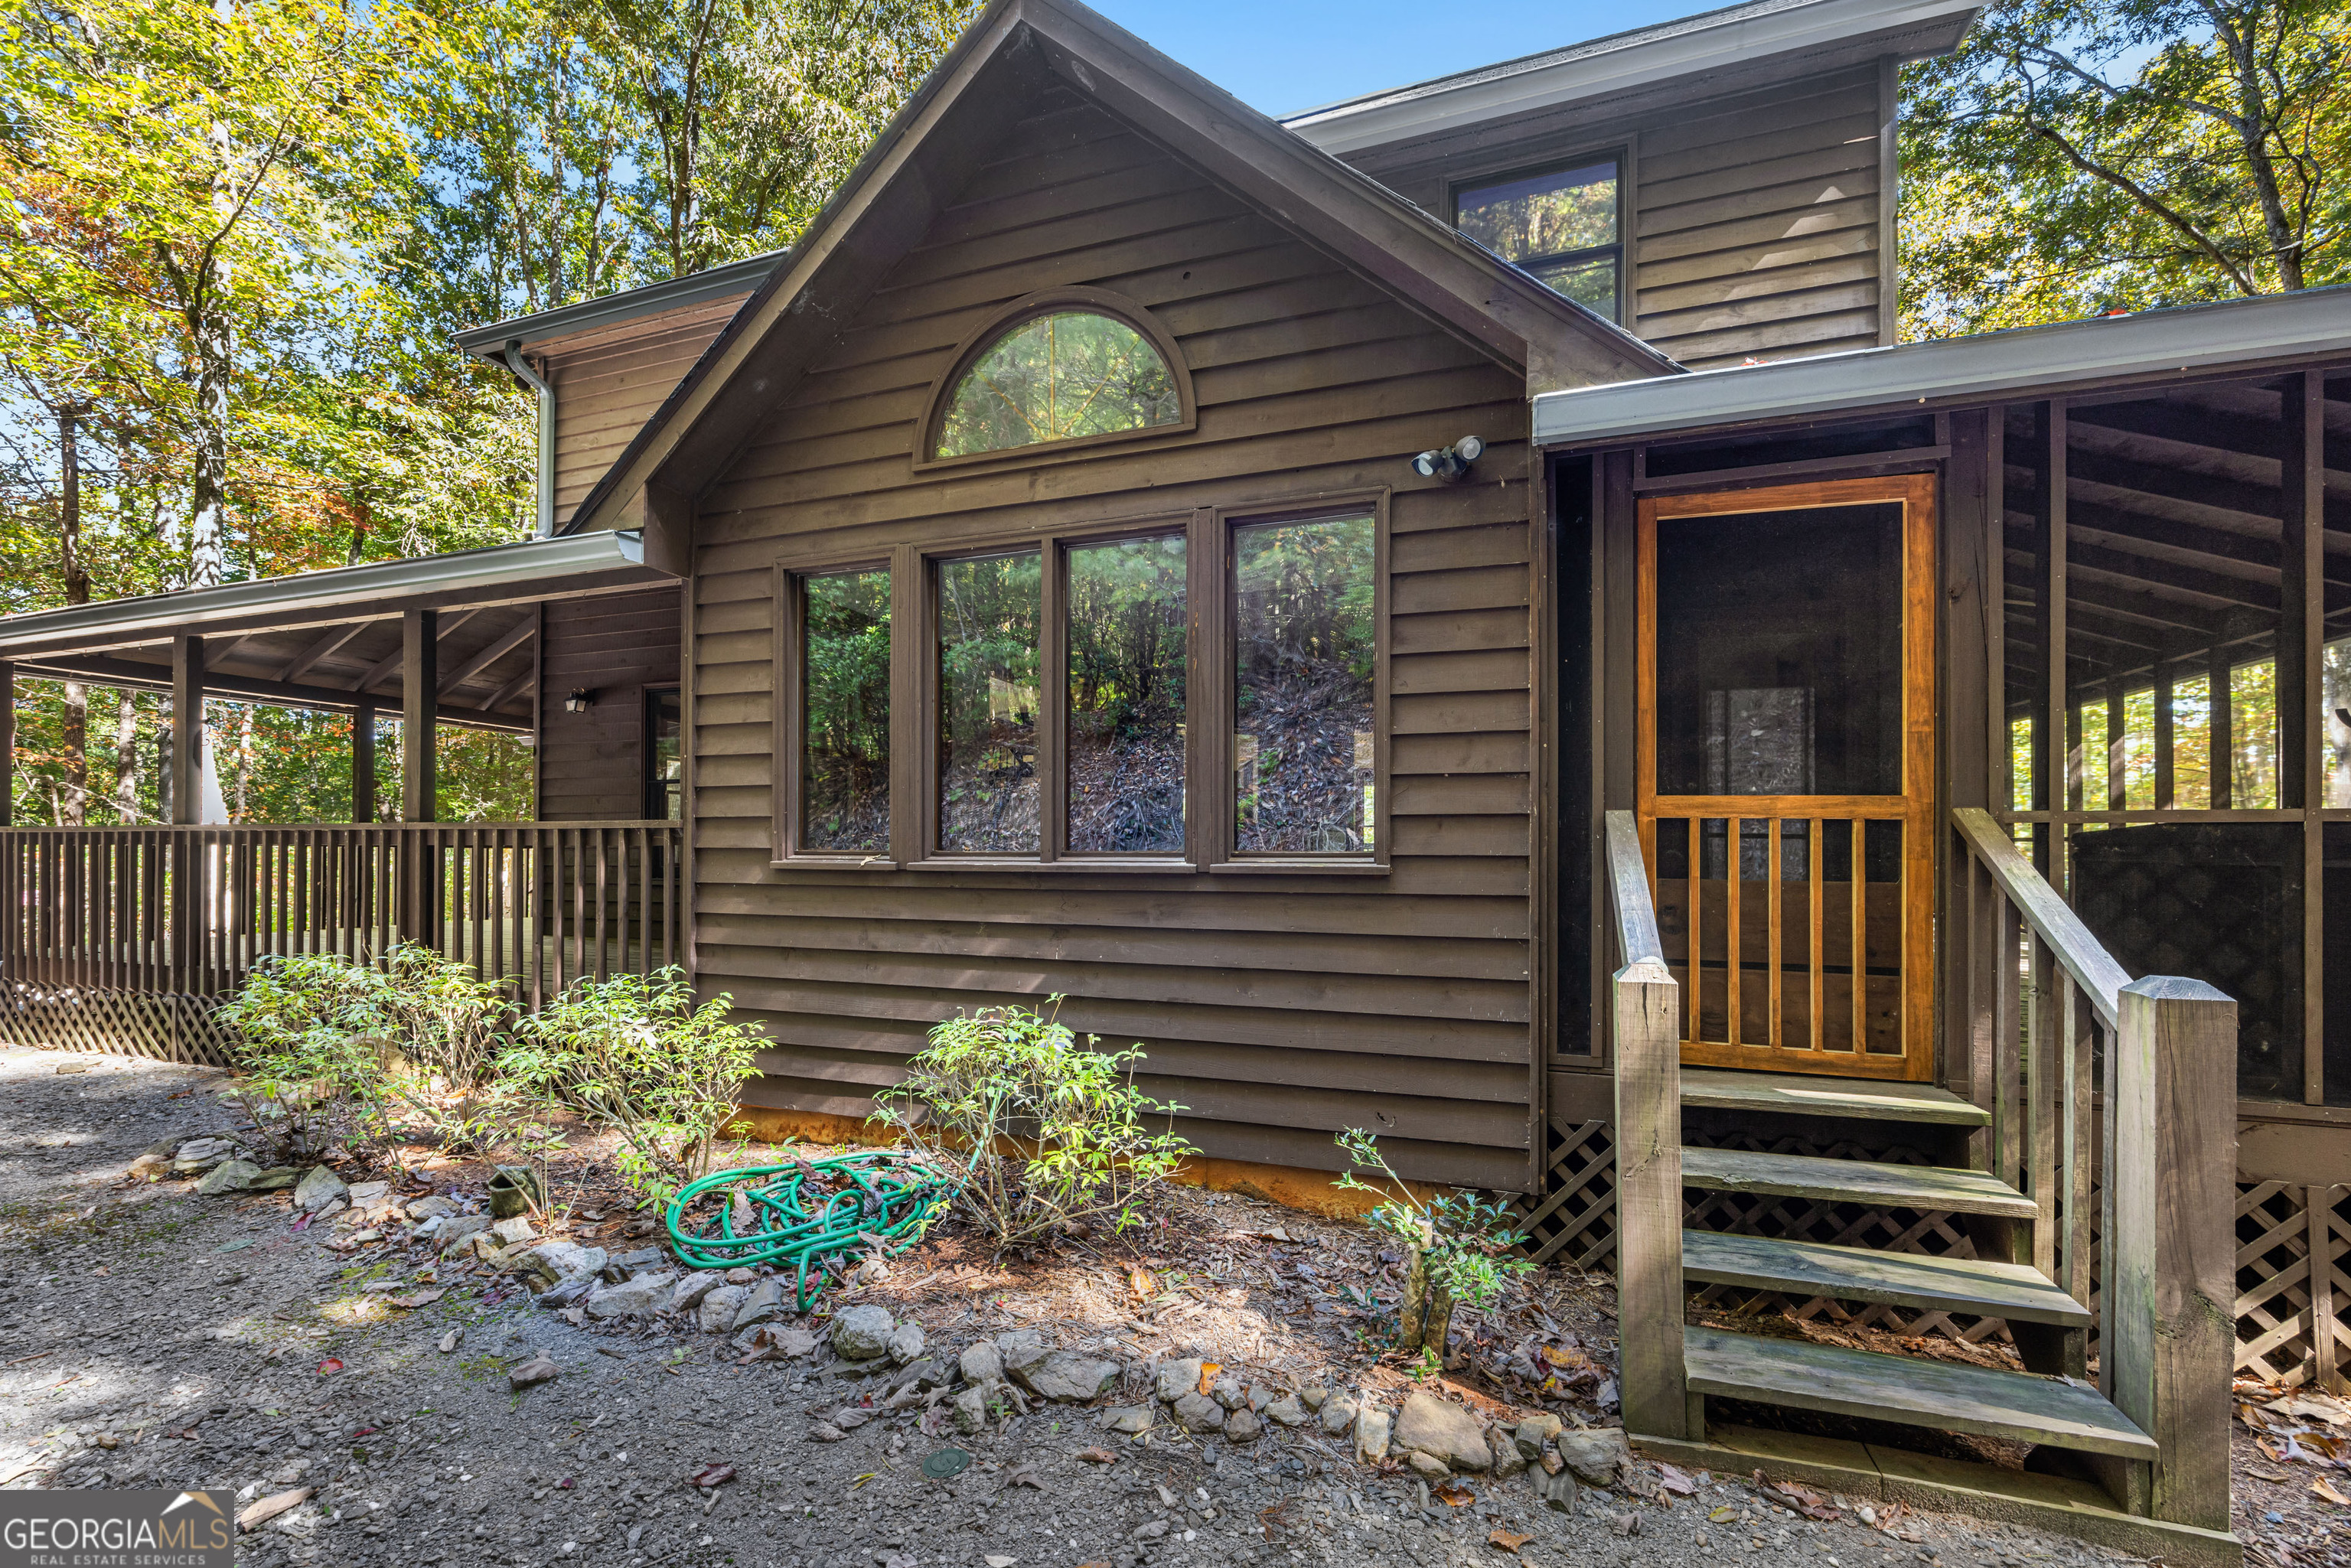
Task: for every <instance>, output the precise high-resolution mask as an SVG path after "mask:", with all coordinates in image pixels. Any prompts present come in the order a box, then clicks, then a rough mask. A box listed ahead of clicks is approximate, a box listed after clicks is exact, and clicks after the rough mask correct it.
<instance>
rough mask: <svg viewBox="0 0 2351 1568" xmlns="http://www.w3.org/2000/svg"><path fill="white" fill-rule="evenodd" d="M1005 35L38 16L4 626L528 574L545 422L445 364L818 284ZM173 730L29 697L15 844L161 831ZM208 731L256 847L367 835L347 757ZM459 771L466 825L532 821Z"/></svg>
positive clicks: (466, 16) (643, 8)
mask: <svg viewBox="0 0 2351 1568" xmlns="http://www.w3.org/2000/svg"><path fill="white" fill-rule="evenodd" d="M976 9H977V6H976V5H973V4H971V3H970V0H873V3H868V4H856V5H852V4H848V3H846V0H747V3H743V4H736V5H715V4H708V3H704V0H588V3H586V4H577V5H575V4H564V3H561V0H556V3H548V0H487V3H486V4H467V5H459V4H455V0H426V3H425V4H422V5H411V6H399V5H376V6H373V7H369V8H366V9H364V10H350V11H346V10H340V9H337V8H334V7H328V6H319V5H308V4H302V3H299V0H215V3H214V4H211V5H164V4H161V3H160V0H73V3H55V0H12V3H11V5H10V6H9V12H10V16H9V26H8V28H7V29H5V31H0V182H5V188H6V192H7V196H8V208H7V221H8V224H9V225H10V232H9V234H8V235H7V237H6V241H5V243H0V367H5V370H0V376H5V380H0V389H4V390H0V611H5V612H19V611H25V610H33V609H39V608H45V607H47V606H51V605H56V604H65V603H77V602H83V601H88V600H90V599H107V598H114V597H118V596H122V595H128V594H140V593H152V592H156V591H163V590H168V589H174V588H183V587H192V586H203V585H205V584H209V583H213V582H218V581H223V580H236V579H241V578H248V577H261V576H274V575H277V574H281V573H285V572H290V571H298V570H311V569H316V568H319V567H327V566H338V565H344V564H349V563H353V562H358V561H364V560H376V559H391V558H396V557H400V556H406V555H415V554H422V553H429V552H433V551H437V550H448V549H468V548H473V547H476V546H480V545H486V544H495V543H501V542H505V541H507V540H512V539H517V538H527V537H528V535H529V532H530V528H531V523H532V517H533V505H534V502H533V497H532V476H533V469H534V440H535V437H534V434H533V428H532V417H533V413H534V405H533V402H532V401H531V399H530V397H529V396H528V393H526V392H523V391H521V390H520V389H518V388H517V386H515V385H514V383H513V382H512V379H511V377H509V376H508V375H507V373H506V372H504V371H495V370H492V369H491V368H489V367H486V366H484V365H482V364H480V363H478V362H475V361H470V360H468V359H467V358H466V357H465V356H464V355H463V354H461V353H459V352H458V351H457V350H455V348H454V347H453V346H452V345H451V343H450V341H449V340H450V335H451V334H452V333H453V332H455V331H456V330H457V329H461V328H464V327H466V326H471V325H474V324H476V323H479V322H483V321H489V320H496V319H501V318H505V317H509V316H515V315H521V314H527V313H530V312H533V311H538V310H545V309H549V308H555V307H557V306H560V305H566V304H570V303H573V302H575V301H578V300H580V299H585V298H592V297H594V296H597V295H601V294H606V293H610V292H611V291H613V290H615V289H620V288H627V287H635V286H637V285H640V284H644V283H649V282H655V281H659V280H661V279H663V278H667V277H674V276H677V275H679V274H682V273H686V272H693V271H698V270H700V269H702V268H705V267H711V266H715V265H717V264H720V263H724V262H727V261H733V260H737V259H739V258H741V257H743V256H751V255H756V254H758V253H760V252H763V251H768V250H773V249H778V248H780V247H782V246H788V245H789V243H790V242H791V241H792V239H793V238H794V237H795V236H796V235H798V234H799V231H800V230H801V228H802V227H803V226H805V225H806V224H807V222H808V220H809V219H810V217H811V216H812V215H813V214H815V212H816V211H817V210H818V208H819V207H820V205H821V204H822V203H823V201H824V199H825V197H826V196H827V195H828V194H829V193H831V190H832V189H833V188H834V186H835V185H837V184H838V183H839V182H840V179H841V176H842V175H843V174H844V173H845V172H847V171H848V169H849V167H850V166H851V165H852V163H853V162H854V161H855V160H856V158H857V156H858V155H859V154H860V153H861V152H862V151H863V150H864V147H865V145H866V144H867V142H868V141H871V139H872V136H873V135H874V133H875V132H876V131H879V130H880V128H881V127H882V125H883V123H884V122H885V121H886V120H888V118H889V116H890V115H891V114H892V113H893V111H894V110H896V108H897V106H898V104H899V103H900V102H902V101H903V100H904V98H905V96H906V94H907V93H909V92H910V91H912V90H913V89H914V86H915V85H916V84H917V83H919V82H920V80H921V79H922V78H923V76H924V75H925V73H926V72H927V71H928V70H929V69H930V68H931V66H932V65H933V64H934V63H935V61H936V60H937V59H938V57H940V56H941V55H942V54H944V52H945V51H946V47H947V46H948V45H949V44H950V43H952V42H953V40H954V38H955V37H956V34H957V33H958V32H959V31H960V30H961V28H962V26H964V24H965V23H966V22H967V20H968V18H969V16H971V15H972V14H973V13H974V12H975V11H976ZM161 704H162V699H161V698H160V697H158V696H155V695H149V694H129V693H117V692H114V691H110V690H104V689H91V688H84V687H78V686H73V685H62V684H58V683H52V682H46V681H27V682H25V683H24V684H23V688H22V693H21V695H20V698H19V715H18V747H19V749H18V754H17V763H18V766H17V771H16V791H17V800H16V810H17V820H18V821H65V822H75V821H153V820H155V814H156V810H157V798H156V787H155V786H156V780H155V767H154V756H155V741H156V732H157V725H158V720H159V717H160V716H161V714H162V707H161ZM209 717H210V728H211V731H212V735H211V739H212V749H213V752H214V756H215V757H216V758H218V759H219V762H220V767H221V772H222V789H223V792H224V795H225V798H226V799H227V800H228V802H229V805H230V809H231V812H232V814H233V815H234V816H235V818H236V819H237V820H239V821H306V820H321V819H323V820H332V819H334V818H335V817H336V816H337V815H338V814H339V812H340V811H341V810H344V809H346V808H347V804H348V802H339V801H338V800H335V799H333V798H332V797H333V796H334V794H335V792H336V791H338V790H340V789H344V788H347V786H346V785H345V784H344V783H343V782H342V780H343V779H344V777H345V775H346V773H347V769H346V768H344V767H343V766H342V761H341V759H342V758H344V757H346V756H347V755H348V748H349V745H350V722H349V720H348V719H346V718H343V717H340V716H331V715H323V714H307V713H293V712H287V711H283V710H273V709H266V708H253V707H249V706H246V705H238V704H229V703H214V704H213V705H210V707H209ZM385 738H386V741H387V743H389V744H392V745H393V746H395V747H396V745H397V731H396V727H392V729H391V731H390V733H388V734H387V735H386V737H385ZM441 744H442V760H441V768H440V771H441V779H442V786H441V788H442V802H441V815H442V816H443V817H444V818H447V819H455V820H464V819H466V818H474V819H482V818H501V819H512V818H528V817H529V816H531V815H532V814H533V802H532V800H531V779H532V768H531V767H530V763H529V756H528V751H526V750H523V749H521V748H520V747H519V746H518V743H517V741H516V740H514V739H513V738H511V737H499V736H493V735H488V734H485V733H481V732H466V731H444V733H443V736H442V742H441ZM387 806H389V802H387Z"/></svg>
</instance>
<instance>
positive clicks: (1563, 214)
mask: <svg viewBox="0 0 2351 1568" xmlns="http://www.w3.org/2000/svg"><path fill="white" fill-rule="evenodd" d="M1621 212H1622V207H1621V204H1620V203H1619V202H1618V201H1617V163H1616V160H1615V159H1614V158H1607V159H1601V160H1597V161H1593V162H1582V163H1578V164H1576V165H1575V166H1574V167H1573V168H1564V169H1558V168H1555V169H1546V170H1544V171H1542V172H1539V173H1532V174H1519V175H1514V176H1512V177H1511V178H1510V179H1507V180H1496V181H1490V182H1488V183H1483V184H1474V185H1462V186H1458V187H1457V188H1456V189H1455V191H1454V193H1453V223H1454V226H1455V227H1457V228H1458V229H1459V230H1460V231H1461V232H1462V233H1463V234H1465V235H1468V236H1469V237H1470V238H1471V239H1474V240H1476V241H1478V242H1479V244H1480V245H1483V246H1486V247H1487V248H1488V249H1489V250H1492V251H1494V252H1495V253H1496V254H1498V255H1499V256H1503V257H1504V258H1506V259H1507V260H1510V261H1512V262H1515V263H1517V264H1518V266H1520V267H1522V268H1524V269H1525V270H1526V271H1528V272H1531V273H1532V274H1533V275H1534V276H1535V277H1539V278H1541V280H1542V281H1543V282H1545V283H1547V284H1549V285H1550V286H1551V287H1552V288H1554V289H1556V290H1558V291H1559V292H1560V293H1562V294H1564V295H1566V296H1567V297H1568V298H1570V299H1573V300H1574V301H1575V302H1576V303H1577V304H1578V305H1582V306H1583V307H1585V308H1588V309H1591V310H1593V311H1596V312H1597V313H1598V314H1600V315H1603V316H1605V317H1606V318H1608V319H1610V320H1611V321H1614V320H1618V319H1620V317H1619V310H1618V306H1617V300H1618V298H1619V297H1620V295H1621V293H1622V277H1621V274H1622V272H1623V270H1624V265H1625V243H1624V242H1625V235H1624V228H1623V220H1622V216H1621Z"/></svg>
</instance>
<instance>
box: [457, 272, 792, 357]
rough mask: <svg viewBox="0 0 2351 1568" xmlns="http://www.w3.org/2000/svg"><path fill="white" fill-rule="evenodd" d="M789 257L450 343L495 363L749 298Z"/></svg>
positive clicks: (482, 329) (652, 287) (606, 298)
mask: <svg viewBox="0 0 2351 1568" xmlns="http://www.w3.org/2000/svg"><path fill="white" fill-rule="evenodd" d="M789 254H790V253H789V252H788V251H780V250H769V251H762V252H760V253H759V254H758V256H746V257H744V258H743V259H742V260H741V261H734V262H729V263H727V264H726V266H724V267H707V268H705V269H704V270H703V271H700V272H690V273H687V274H686V275H685V276H684V277H669V278H664V279H663V280H662V281H661V282H659V283H648V284H645V285H644V286H643V287H638V288H623V289H622V290H621V291H620V292H619V293H617V294H600V295H598V296H597V297H596V298H593V299H582V300H580V301H579V302H578V303H577V304H572V305H559V306H557V307H556V308H554V309H552V310H540V311H538V312H535V313H534V314H532V315H528V316H512V317H508V318H507V319H505V320H503V321H490V322H486V323H484V324H483V325H481V326H479V327H468V328H466V329H465V330H464V331H462V332H459V333H457V334H455V337H453V338H452V339H451V341H453V342H455V344H456V345H457V347H459V348H460V349H463V350H465V352H467V353H469V354H475V355H479V356H481V357H483V358H485V359H494V358H496V356H497V355H498V354H500V353H502V352H504V351H505V350H507V349H514V348H521V349H528V348H530V347H533V346H534V345H536V344H539V343H544V342H547V341H549V340H551V339H557V338H576V337H580V336H582V335H584V334H586V333H589V332H596V331H601V330H602V329H605V328H607V327H614V326H618V325H620V324H621V323H622V322H624V321H634V320H637V319H640V318H642V317H646V316H658V315H661V314H663V313H664V312H665V311H670V310H680V309H684V308H686V307H687V306H691V305H702V304H706V303H708V302H709V301H711V300H714V299H724V298H726V297H727V296H728V295H730V294H748V293H749V292H750V291H751V290H752V289H754V288H757V287H758V286H759V285H760V284H762V283H764V282H766V281H767V278H768V274H769V273H771V272H773V271H775V269H776V267H777V266H778V263H780V262H781V261H782V260H783V259H784V257H785V256H788V255H789Z"/></svg>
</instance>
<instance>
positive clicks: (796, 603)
mask: <svg viewBox="0 0 2351 1568" xmlns="http://www.w3.org/2000/svg"><path fill="white" fill-rule="evenodd" d="M868 571H880V572H885V573H888V574H889V578H890V768H889V772H890V823H891V828H890V840H891V850H890V852H889V853H885V854H880V855H876V854H872V853H870V852H858V851H855V850H824V849H811V848H810V847H808V846H807V845H806V844H804V843H802V842H801V841H800V837H801V818H800V803H801V800H802V792H803V789H804V788H805V785H806V782H807V777H806V776H807V767H808V758H807V737H806V735H805V734H804V733H803V729H802V727H803V725H804V724H805V723H806V722H807V718H808V670H807V663H808V661H807V632H808V588H807V584H808V580H809V579H810V578H811V577H842V576H847V575H849V574H850V573H852V572H868ZM770 591H771V593H772V595H773V599H772V602H773V603H774V604H775V607H776V612H775V614H776V619H775V642H774V647H773V649H772V650H771V658H770V662H769V667H770V669H771V670H772V671H773V685H774V697H775V725H776V730H775V744H774V745H772V746H771V747H769V748H768V749H769V751H770V753H771V755H772V757H773V759H774V760H773V769H774V771H773V780H772V784H773V788H772V800H771V803H770V806H769V812H768V814H769V819H770V832H771V841H770V845H769V852H768V863H769V864H771V865H778V866H816V867H821V868H823V869H825V870H828V871H895V870H897V869H898V867H899V863H900V862H899V861H898V859H897V858H896V855H897V840H898V827H897V822H898V800H897V796H898V781H899V777H900V768H899V763H898V738H899V735H898V708H899V693H900V687H901V685H902V682H901V680H900V675H899V668H898V663H899V661H898V644H899V641H900V639H901V637H902V636H903V634H904V624H905V623H904V621H903V620H902V619H901V618H900V615H899V612H898V574H897V571H896V570H895V569H894V562H893V559H892V558H891V557H889V556H886V555H885V556H881V557H878V558H877V557H874V556H870V555H868V556H859V557H854V558H850V559H841V558H838V557H831V556H827V557H813V558H810V559H807V560H806V561H805V562H803V561H801V560H798V559H791V558H789V557H788V558H785V559H779V560H778V561H777V562H776V563H775V567H774V580H773V584H772V587H771V590H770Z"/></svg>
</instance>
